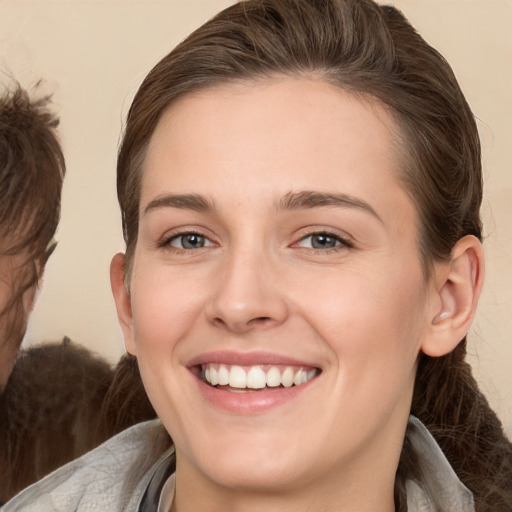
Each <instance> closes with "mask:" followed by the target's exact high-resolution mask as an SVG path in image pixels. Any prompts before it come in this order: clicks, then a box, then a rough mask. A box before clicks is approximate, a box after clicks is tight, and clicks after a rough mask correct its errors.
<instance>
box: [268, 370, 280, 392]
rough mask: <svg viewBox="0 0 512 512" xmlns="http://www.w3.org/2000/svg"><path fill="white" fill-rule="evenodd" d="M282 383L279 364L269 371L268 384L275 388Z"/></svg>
mask: <svg viewBox="0 0 512 512" xmlns="http://www.w3.org/2000/svg"><path fill="white" fill-rule="evenodd" d="M280 385H281V372H280V371H279V368H277V366H272V368H270V370H269V371H268V372H267V386H268V387H269V388H275V387H277V386H280Z"/></svg>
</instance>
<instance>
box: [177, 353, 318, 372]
mask: <svg viewBox="0 0 512 512" xmlns="http://www.w3.org/2000/svg"><path fill="white" fill-rule="evenodd" d="M208 363H220V364H228V365H238V366H255V365H285V366H310V367H313V368H319V366H318V365H317V364H315V363H311V362H310V361H301V360H299V359H296V358H294V357H289V356H285V355H281V354H276V353H272V352H234V351H224V350H216V351H212V352H205V353H203V354H199V355H197V356H195V357H193V358H192V359H191V360H190V361H188V363H187V366H188V367H192V366H199V365H202V364H208Z"/></svg>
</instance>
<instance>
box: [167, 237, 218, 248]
mask: <svg viewBox="0 0 512 512" xmlns="http://www.w3.org/2000/svg"><path fill="white" fill-rule="evenodd" d="M165 245H167V246H171V247H176V248H177V249H186V250H191V249H202V248H203V247H209V246H212V245H213V243H212V242H211V241H210V240H208V238H206V237H205V236H204V235H200V234H199V233H181V234H179V235H175V236H173V237H172V238H170V239H169V240H168V241H167V242H166V244H165Z"/></svg>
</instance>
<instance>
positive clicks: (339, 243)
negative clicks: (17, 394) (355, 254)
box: [158, 231, 354, 253]
mask: <svg viewBox="0 0 512 512" xmlns="http://www.w3.org/2000/svg"><path fill="white" fill-rule="evenodd" d="M188 236H197V237H199V238H201V239H203V240H204V244H205V245H202V246H200V247H195V248H194V247H189V248H185V247H176V246H174V245H172V242H173V241H175V240H179V239H180V238H181V239H182V243H183V239H184V238H185V237H188ZM312 237H325V238H326V239H330V240H332V241H334V243H335V245H334V246H333V247H326V248H320V247H303V246H301V245H300V244H301V242H304V241H305V240H307V239H308V238H312ZM214 245H215V244H214V242H212V241H211V240H210V239H209V238H208V237H207V236H205V235H204V234H203V233H200V232H199V231H183V232H178V233H174V234H173V235H172V236H169V237H166V238H164V239H163V240H162V241H161V242H159V243H158V247H159V248H163V249H166V250H168V251H172V252H176V253H186V252H190V251H194V250H198V249H203V248H205V247H211V246H214ZM293 246H294V247H297V246H298V247H303V248H304V249H306V250H309V251H315V252H321V253H330V252H335V251H339V250H342V249H352V248H354V244H353V243H352V242H351V241H350V240H348V239H346V238H343V237H341V236H339V235H337V234H335V233H331V232H330V231H315V232H312V233H308V234H307V235H305V236H303V237H301V238H300V239H299V241H298V242H295V243H294V244H293ZM293 246H292V247H293Z"/></svg>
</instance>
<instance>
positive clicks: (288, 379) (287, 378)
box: [281, 367, 293, 388]
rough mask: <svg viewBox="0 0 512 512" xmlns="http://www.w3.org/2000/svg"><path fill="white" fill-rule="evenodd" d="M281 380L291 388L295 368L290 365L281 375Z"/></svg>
mask: <svg viewBox="0 0 512 512" xmlns="http://www.w3.org/2000/svg"><path fill="white" fill-rule="evenodd" d="M281 382H282V384H283V386H284V387H285V388H289V387H291V386H292V385H293V370H292V369H291V368H290V367H288V368H286V370H285V371H284V372H283V374H282V375H281Z"/></svg>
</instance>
